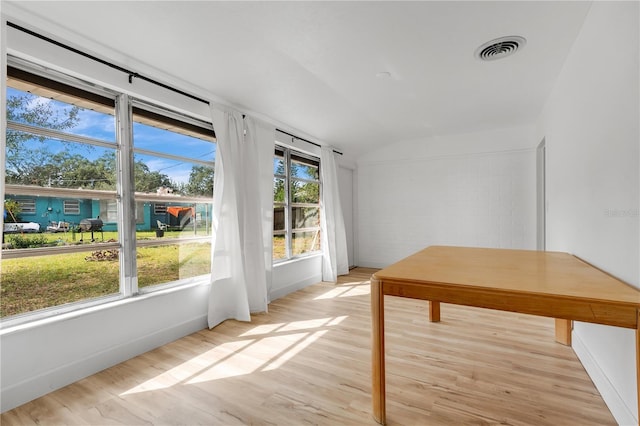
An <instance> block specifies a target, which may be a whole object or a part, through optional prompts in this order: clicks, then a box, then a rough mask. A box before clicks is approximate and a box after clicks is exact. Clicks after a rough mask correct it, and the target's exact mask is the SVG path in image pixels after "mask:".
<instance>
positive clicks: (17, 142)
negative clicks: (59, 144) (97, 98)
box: [6, 93, 80, 184]
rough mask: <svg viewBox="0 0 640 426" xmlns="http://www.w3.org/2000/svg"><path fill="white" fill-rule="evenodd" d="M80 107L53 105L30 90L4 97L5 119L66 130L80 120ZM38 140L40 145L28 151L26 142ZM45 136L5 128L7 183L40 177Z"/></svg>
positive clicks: (43, 158)
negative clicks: (58, 106)
mask: <svg viewBox="0 0 640 426" xmlns="http://www.w3.org/2000/svg"><path fill="white" fill-rule="evenodd" d="M79 112H80V108H79V107H77V106H69V107H68V108H64V109H58V108H54V107H53V105H52V104H51V103H50V102H46V101H43V100H42V98H40V97H39V96H36V95H32V94H30V93H25V94H23V95H15V96H9V97H8V98H7V120H8V121H16V122H19V123H24V124H30V125H32V126H37V127H42V128H46V129H53V130H66V129H70V128H72V127H74V126H76V125H77V124H78V122H79V118H78V113H79ZM34 140H36V141H39V142H41V143H42V146H41V147H40V148H39V149H36V150H31V151H29V150H27V149H25V148H24V145H25V143H26V142H28V141H34ZM45 141H46V138H45V137H44V136H35V135H32V134H29V133H24V132H18V131H15V130H7V145H6V174H7V179H6V180H7V183H23V184H34V183H32V181H34V180H35V181H38V180H41V179H42V177H41V176H38V175H39V174H40V173H42V172H44V171H45V170H46V169H47V164H46V163H47V158H46V156H47V155H49V154H50V152H49V151H48V149H47V148H46V145H45V144H44V142H45Z"/></svg>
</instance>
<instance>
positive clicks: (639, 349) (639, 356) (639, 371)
mask: <svg viewBox="0 0 640 426" xmlns="http://www.w3.org/2000/svg"><path fill="white" fill-rule="evenodd" d="M637 314H638V322H637V323H636V376H637V377H636V387H637V391H638V412H637V413H636V414H637V415H638V425H640V309H638V310H637Z"/></svg>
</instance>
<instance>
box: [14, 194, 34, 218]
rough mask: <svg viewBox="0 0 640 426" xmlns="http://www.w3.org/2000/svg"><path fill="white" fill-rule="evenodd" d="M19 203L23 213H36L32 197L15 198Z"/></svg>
mask: <svg viewBox="0 0 640 426" xmlns="http://www.w3.org/2000/svg"><path fill="white" fill-rule="evenodd" d="M16 201H17V202H18V204H19V205H20V210H21V212H22V213H24V214H35V213H36V200H34V199H32V198H31V199H25V198H21V199H18V200H16Z"/></svg>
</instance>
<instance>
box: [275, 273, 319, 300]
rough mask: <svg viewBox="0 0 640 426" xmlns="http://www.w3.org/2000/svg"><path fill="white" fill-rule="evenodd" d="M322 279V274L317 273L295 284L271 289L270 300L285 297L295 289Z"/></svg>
mask: <svg viewBox="0 0 640 426" xmlns="http://www.w3.org/2000/svg"><path fill="white" fill-rule="evenodd" d="M320 281H322V275H317V276H313V277H311V278H307V279H306V280H304V281H298V282H295V283H293V284H289V285H287V286H284V287H280V288H277V289H275V290H271V292H270V293H269V300H270V301H272V302H273V301H274V300H276V299H279V298H281V297H284V296H286V295H287V294H289V293H293V292H294V291H298V290H301V289H303V288H305V287H308V286H310V285H312V284H317V283H319V282H320Z"/></svg>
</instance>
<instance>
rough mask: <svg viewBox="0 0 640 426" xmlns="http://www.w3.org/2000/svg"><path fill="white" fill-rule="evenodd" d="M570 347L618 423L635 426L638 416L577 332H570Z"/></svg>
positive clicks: (623, 425) (624, 425)
mask: <svg viewBox="0 0 640 426" xmlns="http://www.w3.org/2000/svg"><path fill="white" fill-rule="evenodd" d="M572 347H573V350H574V352H575V353H576V355H577V356H578V359H579V360H580V362H581V363H582V365H583V366H584V369H585V370H587V374H589V377H591V380H592V381H593V384H594V385H595V386H596V389H598V392H600V395H601V396H602V399H603V400H604V402H605V404H607V407H608V408H609V410H610V411H611V414H612V415H613V417H614V418H615V419H616V421H617V422H618V424H619V425H621V426H631V425H635V426H637V425H638V418H637V417H636V416H635V414H634V413H633V412H632V411H631V409H630V408H629V407H628V406H627V405H626V404H625V402H624V400H623V399H622V398H621V397H620V395H619V394H618V392H617V391H616V389H615V388H614V387H613V385H612V384H611V382H610V381H609V379H608V378H607V376H606V375H605V374H604V372H603V371H602V369H601V368H600V366H599V365H598V363H597V362H596V360H595V359H594V358H593V356H592V355H591V352H589V349H588V348H587V346H586V345H585V344H584V342H582V340H581V339H580V337H579V336H578V334H577V333H572Z"/></svg>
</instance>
